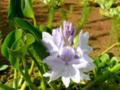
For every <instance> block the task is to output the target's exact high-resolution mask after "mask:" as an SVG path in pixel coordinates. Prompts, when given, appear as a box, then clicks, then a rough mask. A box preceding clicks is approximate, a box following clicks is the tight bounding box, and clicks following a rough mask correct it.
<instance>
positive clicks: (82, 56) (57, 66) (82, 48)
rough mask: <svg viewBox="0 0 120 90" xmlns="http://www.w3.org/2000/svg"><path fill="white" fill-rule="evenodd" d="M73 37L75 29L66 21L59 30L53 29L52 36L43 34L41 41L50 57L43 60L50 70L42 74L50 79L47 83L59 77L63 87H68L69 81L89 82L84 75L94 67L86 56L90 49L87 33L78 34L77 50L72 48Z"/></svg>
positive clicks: (87, 76)
mask: <svg viewBox="0 0 120 90" xmlns="http://www.w3.org/2000/svg"><path fill="white" fill-rule="evenodd" d="M74 36H75V29H74V28H73V26H72V23H70V22H67V21H64V23H63V25H62V26H61V27H60V28H57V29H54V30H53V31H52V35H50V34H49V33H46V32H43V39H42V41H43V43H44V44H45V46H46V47H47V48H48V52H49V53H50V56H48V57H46V58H45V59H44V60H43V62H44V63H46V64H47V65H48V66H49V67H50V69H51V70H50V71H49V72H47V73H45V74H44V76H45V77H50V80H49V82H50V81H52V80H56V79H58V78H59V77H61V79H62V82H63V83H64V85H65V86H66V87H68V86H69V83H70V79H71V80H72V81H73V82H75V83H80V81H81V80H90V77H89V74H86V73H87V72H89V71H91V70H93V69H94V68H95V65H94V64H93V63H92V60H91V58H90V57H89V56H88V53H89V52H90V51H91V49H92V48H91V47H89V46H88V37H89V36H88V33H83V32H82V31H81V32H80V35H79V38H80V41H79V45H78V47H77V48H75V47H74V43H73V39H74Z"/></svg>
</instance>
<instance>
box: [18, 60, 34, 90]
mask: <svg viewBox="0 0 120 90" xmlns="http://www.w3.org/2000/svg"><path fill="white" fill-rule="evenodd" d="M33 68H34V61H32V64H31V67H30V70H29V75H31V73H32V71H33ZM26 85H27V82H26V81H24V82H23V84H22V86H21V88H20V90H25V88H26Z"/></svg>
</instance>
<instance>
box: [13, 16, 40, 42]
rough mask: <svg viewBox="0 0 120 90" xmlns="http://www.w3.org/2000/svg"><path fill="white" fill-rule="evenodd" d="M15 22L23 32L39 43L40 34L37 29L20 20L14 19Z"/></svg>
mask: <svg viewBox="0 0 120 90" xmlns="http://www.w3.org/2000/svg"><path fill="white" fill-rule="evenodd" d="M15 22H16V24H17V25H18V26H19V27H21V28H22V29H23V30H24V31H26V32H29V33H31V34H32V35H33V36H34V37H35V39H36V40H37V41H40V39H41V38H42V33H41V32H40V31H39V30H38V29H37V28H35V27H34V26H32V25H31V24H30V23H29V22H27V21H25V20H23V19H21V18H15Z"/></svg>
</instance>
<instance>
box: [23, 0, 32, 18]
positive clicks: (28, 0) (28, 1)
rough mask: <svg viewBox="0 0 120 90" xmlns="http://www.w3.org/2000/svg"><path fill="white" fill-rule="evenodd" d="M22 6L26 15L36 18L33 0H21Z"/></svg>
mask: <svg viewBox="0 0 120 90" xmlns="http://www.w3.org/2000/svg"><path fill="white" fill-rule="evenodd" d="M21 8H22V12H23V14H24V16H26V17H28V18H32V19H33V18H34V11H33V8H32V0H21Z"/></svg>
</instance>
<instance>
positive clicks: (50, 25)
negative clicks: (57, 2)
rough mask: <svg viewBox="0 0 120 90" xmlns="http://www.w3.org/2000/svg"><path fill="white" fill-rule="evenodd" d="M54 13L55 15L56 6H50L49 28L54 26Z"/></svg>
mask: <svg viewBox="0 0 120 90" xmlns="http://www.w3.org/2000/svg"><path fill="white" fill-rule="evenodd" d="M54 15H55V8H54V7H50V8H49V14H48V24H47V26H48V27H49V28H51V27H52V21H53V19H54Z"/></svg>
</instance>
